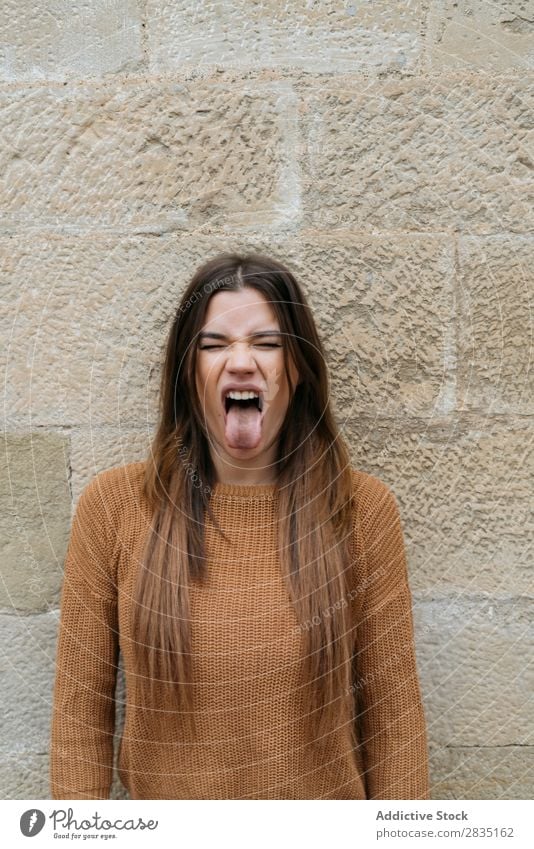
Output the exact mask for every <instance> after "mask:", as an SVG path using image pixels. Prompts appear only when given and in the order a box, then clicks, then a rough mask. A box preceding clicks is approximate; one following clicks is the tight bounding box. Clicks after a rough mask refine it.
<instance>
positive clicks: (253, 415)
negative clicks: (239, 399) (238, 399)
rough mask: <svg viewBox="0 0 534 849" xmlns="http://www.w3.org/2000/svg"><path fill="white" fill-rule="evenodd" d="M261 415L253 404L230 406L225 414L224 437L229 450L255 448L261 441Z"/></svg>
mask: <svg viewBox="0 0 534 849" xmlns="http://www.w3.org/2000/svg"><path fill="white" fill-rule="evenodd" d="M261 419H262V415H261V413H260V411H259V410H258V408H257V407H256V405H255V404H250V405H248V406H246V407H245V406H241V405H240V404H235V403H234V404H232V405H231V406H230V409H229V410H228V412H227V414H226V425H225V429H224V435H225V437H226V441H227V442H228V445H229V446H230V448H256V447H257V446H258V445H259V443H260V439H261Z"/></svg>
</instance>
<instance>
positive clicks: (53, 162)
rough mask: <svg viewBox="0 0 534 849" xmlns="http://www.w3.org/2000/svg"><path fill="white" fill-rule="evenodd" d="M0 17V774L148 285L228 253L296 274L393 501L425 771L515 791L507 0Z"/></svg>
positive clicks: (348, 417) (531, 52)
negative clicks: (401, 540) (265, 260)
mask: <svg viewBox="0 0 534 849" xmlns="http://www.w3.org/2000/svg"><path fill="white" fill-rule="evenodd" d="M3 12H4V14H3V15H2V19H1V21H0V78H1V82H0V101H1V106H0V108H1V115H2V123H1V127H0V199H1V203H0V216H1V218H0V228H1V229H0V267H1V291H2V299H1V318H0V322H1V325H0V326H1V334H2V347H1V358H2V362H1V372H2V376H3V381H2V395H3V406H2V416H3V420H4V450H3V452H2V455H1V457H2V459H1V483H0V489H1V495H0V499H1V518H0V523H1V527H0V541H1V565H2V579H3V580H2V582H1V584H0V594H1V597H0V630H1V635H0V636H1V643H2V654H1V661H0V662H1V665H2V679H1V680H2V695H3V698H2V701H3V709H2V714H3V715H2V720H3V721H2V727H1V732H0V785H1V795H2V797H3V798H47V797H48V796H49V786H48V746H49V723H50V712H51V694H52V683H53V677H54V661H55V657H54V655H55V641H56V633H57V625H58V605H59V597H60V589H61V581H62V569H63V558H64V555H65V550H66V545H67V540H68V534H69V529H70V521H71V518H72V514H73V510H74V506H75V503H76V500H77V498H78V496H79V494H80V491H81V489H82V488H83V486H84V485H85V484H86V483H87V482H88V481H89V480H90V479H91V478H92V477H93V475H94V474H95V473H97V472H98V471H100V470H101V469H104V468H108V467H110V466H115V465H119V464H122V463H125V462H129V461H132V460H137V459H140V458H142V457H143V456H144V454H145V452H146V450H147V445H148V442H149V438H150V435H151V433H152V428H153V425H154V422H155V405H156V398H157V394H156V393H157V378H158V369H159V364H160V356H161V349H162V345H163V342H164V339H165V335H166V330H167V327H168V323H169V321H170V319H171V316H172V312H173V310H174V308H175V306H176V303H177V300H178V298H179V297H180V294H181V292H182V291H183V288H184V287H185V285H186V282H187V281H188V279H189V277H190V275H191V274H192V272H193V270H194V269H195V268H196V266H197V265H198V264H199V263H200V262H202V261H204V260H205V259H206V258H207V257H209V256H211V255H213V254H214V253H215V252H217V251H219V250H224V249H233V248H235V249H240V250H248V249H261V250H265V251H268V252H271V253H272V254H273V255H274V256H277V257H279V258H281V259H282V260H284V261H286V262H287V263H288V264H289V265H290V266H291V267H292V268H293V269H294V270H295V272H296V273H297V275H298V276H299V279H300V280H301V281H302V283H303V285H304V286H305V288H306V291H307V292H308V293H309V296H310V300H311V302H312V304H313V308H314V311H315V315H316V316H317V321H318V323H319V327H320V331H321V335H322V337H323V339H324V341H325V346H326V349H327V353H328V357H329V365H330V368H331V374H332V393H333V397H334V404H335V409H336V412H337V414H338V418H339V421H340V424H341V425H342V427H343V430H344V433H345V435H346V437H347V439H348V441H349V443H350V445H351V447H352V452H353V460H354V463H355V464H356V465H358V466H359V467H360V468H363V469H365V470H366V471H370V472H372V473H374V474H376V475H378V476H379V477H382V479H383V480H385V481H386V482H387V483H388V484H389V485H390V486H391V487H392V489H393V490H394V492H395V493H396V495H397V497H398V501H399V505H400V508H401V512H402V518H403V524H404V529H405V538H406V544H407V551H408V559H409V571H410V581H411V587H412V592H413V599H414V617H415V624H416V632H417V634H416V635H417V650H418V665H419V669H420V676H421V683H422V689H423V695H424V701H425V707H426V711H427V718H428V728H429V736H430V746H431V778H432V795H433V797H434V798H444V799H449V798H450V799H454V798H456V799H476V798H482V799H484V798H489V799H498V798H508V799H518V798H531V797H532V796H533V795H534V727H533V723H532V715H533V702H532V695H533V692H534V667H533V662H532V660H533V647H534V602H533V567H532V539H533V530H534V523H533V516H532V482H533V457H534V452H533V450H532V435H533V414H534V400H533V391H532V390H533V370H532V349H533V345H532V342H533V310H532V295H533V286H532V280H533V266H534V250H533V239H534V233H533V231H534V220H533V216H532V204H533V200H534V152H533V146H532V141H533V130H534V109H533V107H534V97H533V63H534V0H525V2H521V0H517V1H516V0H510V2H508V0H502V2H500V3H498V4H495V3H490V2H483V0H472V1H470V2H452V0H437V2H432V3H427V2H410V0H405V1H404V2H395V0H375V1H374V2H361V1H360V2H357V0H352V2H329V3H323V2H313V0H309V2H293V0H288V2H284V3H276V2H266V1H265V2H251V0H247V2H245V0H233V2H212V3H198V2H181V0H172V2H170V0H169V2H165V0H138V2H137V1H136V0H101V2H98V0H92V1H91V0H90V2H83V3H81V2H78V0H69V2H67V0H52V2H51V1H50V0H48V2H44V0H33V2H32V3H29V2H26V0H16V2H15V0H4V3H3ZM121 686H122V685H121ZM119 729H120V720H119ZM113 796H114V797H115V798H117V797H118V798H120V797H121V796H123V793H122V791H121V787H120V785H119V784H118V782H117V781H115V783H114V787H113Z"/></svg>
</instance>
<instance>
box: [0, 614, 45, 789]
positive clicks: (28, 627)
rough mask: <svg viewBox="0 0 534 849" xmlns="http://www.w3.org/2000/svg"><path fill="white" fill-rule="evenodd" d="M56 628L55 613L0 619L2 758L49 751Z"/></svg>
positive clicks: (2, 616)
mask: <svg viewBox="0 0 534 849" xmlns="http://www.w3.org/2000/svg"><path fill="white" fill-rule="evenodd" d="M58 623H59V615H58V612H57V611H53V612H51V613H41V614H34V615H31V616H14V615H8V614H5V613H4V614H0V640H1V643H2V646H3V652H2V655H1V657H0V677H1V680H2V686H3V705H2V728H1V731H0V751H1V752H2V753H3V754H9V755H15V754H17V753H19V754H21V755H22V754H23V753H29V752H33V753H34V754H36V755H43V754H46V753H47V752H49V750H50V723H51V717H52V688H53V681H54V676H55V662H54V659H55V646H56V640H57V628H58ZM47 792H48V791H47Z"/></svg>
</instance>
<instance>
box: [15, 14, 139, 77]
mask: <svg viewBox="0 0 534 849" xmlns="http://www.w3.org/2000/svg"><path fill="white" fill-rule="evenodd" d="M141 6H142V4H141V3H140V2H138V0H105V2H98V3H91V2H80V0H54V2H52V3H51V2H50V0H36V2H32V3H25V2H19V0H3V3H2V20H1V22H0V77H1V78H3V79H4V80H28V79H29V80H32V79H33V80H43V79H48V80H50V79H72V78H73V77H74V78H83V77H94V76H98V75H100V74H106V73H118V72H127V71H132V70H134V69H136V68H138V67H139V66H140V64H141V62H142V59H143V50H142V44H141V18H142V16H141V12H142V9H141Z"/></svg>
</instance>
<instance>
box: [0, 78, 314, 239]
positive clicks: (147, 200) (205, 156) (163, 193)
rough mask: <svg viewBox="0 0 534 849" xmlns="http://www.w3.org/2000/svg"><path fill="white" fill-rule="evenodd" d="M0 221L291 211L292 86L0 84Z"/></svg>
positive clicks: (141, 219)
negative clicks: (1, 87) (2, 87)
mask: <svg viewBox="0 0 534 849" xmlns="http://www.w3.org/2000/svg"><path fill="white" fill-rule="evenodd" d="M0 110H2V114H3V127H2V142H3V144H2V146H1V147H0V206H1V208H2V215H1V218H0V223H1V224H4V225H6V226H9V227H17V225H19V224H24V226H25V227H28V226H36V225H48V226H52V227H55V226H57V225H60V224H61V225H64V226H65V225H66V226H68V227H73V226H74V227H77V226H78V227H83V228H91V227H102V226H111V225H113V226H120V225H124V226H126V225H128V226H132V227H133V228H134V229H135V228H141V229H143V227H145V228H148V229H149V230H151V229H152V230H153V229H154V228H155V229H156V230H158V228H159V230H161V229H162V228H163V229H171V230H172V229H182V228H185V227H192V226H199V225H200V224H203V223H205V222H210V224H212V225H219V226H220V225H224V226H225V227H232V226H238V227H244V228H245V229H246V227H247V226H250V223H251V216H252V215H253V216H254V223H255V225H256V226H258V224H260V223H261V222H262V221H263V222H264V223H266V224H268V225H269V226H272V225H273V224H275V223H277V224H281V223H283V222H285V221H286V220H288V221H289V220H291V219H292V218H293V217H294V212H295V210H294V204H295V203H296V202H297V201H298V198H296V195H295V189H294V187H293V183H294V176H293V173H292V170H291V166H292V160H293V154H292V152H291V144H292V143H294V138H293V135H294V131H295V130H294V121H295V113H296V105H295V96H294V94H293V93H292V91H291V88H290V86H289V85H288V84H287V83H284V82H276V81H273V82H271V83H265V84H256V85H254V84H249V85H247V84H246V83H243V84H242V85H237V86H233V87H228V86H227V85H224V84H221V83H211V84H208V83H200V82H199V83H196V84H195V83H191V84H187V83H175V82H171V81H168V80H163V79H162V80H159V81H158V80H156V79H150V81H145V80H143V81H140V80H135V81H131V82H122V84H121V85H120V86H117V85H113V84H112V83H110V82H107V83H102V84H101V85H98V86H89V85H82V84H80V85H78V86H76V87H74V86H68V87H64V86H43V87H31V88H26V89H24V90H23V91H21V90H19V89H16V88H13V89H5V90H4V91H0Z"/></svg>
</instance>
